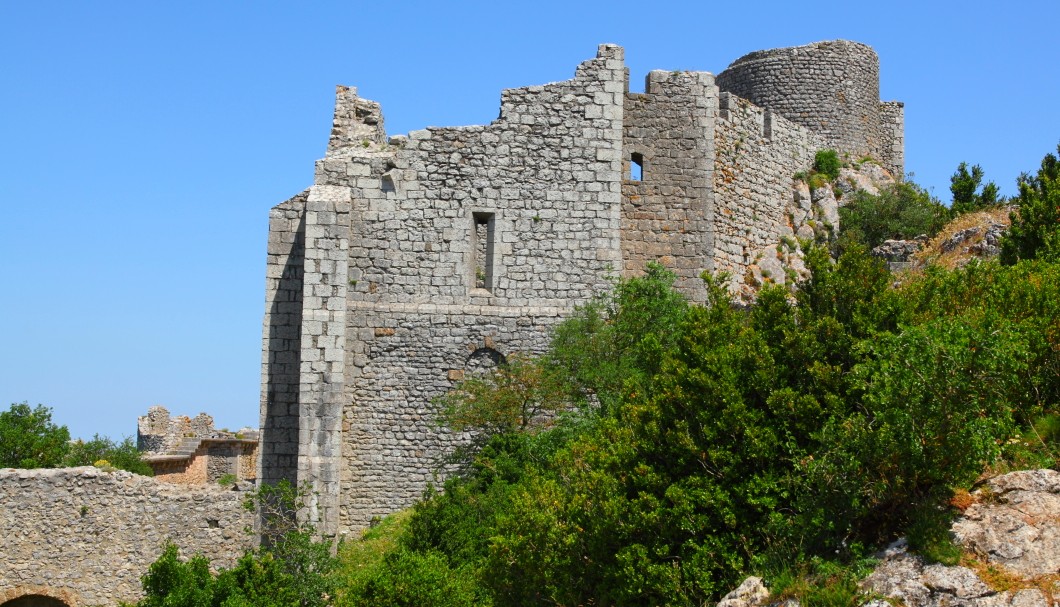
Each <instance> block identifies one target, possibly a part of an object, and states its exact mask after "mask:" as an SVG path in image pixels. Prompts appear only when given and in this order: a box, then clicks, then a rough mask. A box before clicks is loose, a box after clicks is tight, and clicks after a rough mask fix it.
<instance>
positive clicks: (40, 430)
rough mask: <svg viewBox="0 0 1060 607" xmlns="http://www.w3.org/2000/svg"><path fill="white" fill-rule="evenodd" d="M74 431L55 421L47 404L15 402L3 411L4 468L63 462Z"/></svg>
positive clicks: (0, 454) (0, 451)
mask: <svg viewBox="0 0 1060 607" xmlns="http://www.w3.org/2000/svg"><path fill="white" fill-rule="evenodd" d="M69 442H70V431H69V430H67V429H66V426H57V425H55V424H54V423H52V411H51V409H49V408H48V407H45V406H44V405H37V406H36V407H34V408H30V406H29V404H28V403H14V404H12V405H11V408H10V409H8V410H7V411H3V412H0V468H54V467H56V466H60V465H62V461H63V457H64V456H65V455H66V450H67V443H69Z"/></svg>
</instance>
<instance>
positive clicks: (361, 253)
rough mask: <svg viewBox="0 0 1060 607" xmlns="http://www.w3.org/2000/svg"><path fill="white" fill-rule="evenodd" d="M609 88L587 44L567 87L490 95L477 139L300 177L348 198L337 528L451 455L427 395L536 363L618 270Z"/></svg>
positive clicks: (407, 491)
mask: <svg viewBox="0 0 1060 607" xmlns="http://www.w3.org/2000/svg"><path fill="white" fill-rule="evenodd" d="M624 79H625V75H624V65H623V61H622V50H621V49H620V48H618V47H615V46H611V45H604V46H601V48H600V49H599V52H598V54H597V58H596V59H593V60H590V61H587V62H585V63H583V64H582V65H580V66H579V67H578V69H577V71H576V74H575V78H574V79H573V80H570V81H566V82H557V83H552V84H547V85H543V86H532V87H526V88H520V89H512V90H508V91H505V92H504V93H503V95H502V106H501V113H500V117H499V118H498V119H497V120H496V121H494V122H493V123H491V124H489V125H486V126H470V127H457V128H429V129H425V130H422V131H415V132H413V133H410V135H409V136H408V137H395V138H393V139H391V140H390V142H388V143H387V144H381V143H373V142H367V145H365V144H364V143H361V144H355V145H352V146H347V147H345V148H342V149H340V150H336V151H335V152H334V153H329V156H328V157H326V158H325V159H324V160H322V161H321V162H320V163H318V167H317V183H318V186H319V185H320V184H326V185H329V186H335V187H348V188H349V191H350V195H351V200H352V203H351V213H350V226H351V237H350V250H349V268H348V285H349V288H348V297H347V304H346V305H347V307H348V315H347V326H346V352H347V357H348V358H347V363H348V364H347V365H346V372H345V383H346V386H347V399H346V409H345V414H344V417H343V426H342V441H343V460H344V463H343V465H342V466H341V470H342V487H343V492H342V496H343V497H342V504H341V525H340V526H339V528H340V529H351V528H352V529H357V528H362V527H364V526H366V525H367V524H368V523H369V521H370V519H371V518H372V517H373V516H382V515H385V514H387V513H390V512H393V511H394V510H395V509H398V508H401V507H404V506H406V505H408V504H410V503H412V502H413V501H414V500H415V499H416V498H418V497H419V496H420V495H421V493H422V491H423V488H424V487H425V486H426V484H427V482H428V481H429V480H430V479H431V478H432V473H433V472H434V471H435V470H436V469H437V467H438V466H439V463H440V462H441V456H443V455H444V454H445V453H447V452H448V451H449V450H451V448H452V447H453V446H455V445H456V444H457V443H459V442H460V441H462V440H465V437H458V436H451V435H449V434H448V433H446V432H445V431H443V430H439V429H438V428H436V427H435V424H434V415H435V411H434V407H433V405H432V404H431V402H430V401H431V399H432V398H434V397H435V396H438V395H440V394H442V393H443V392H444V391H445V390H447V389H449V388H450V387H451V386H452V385H453V382H454V381H456V380H458V379H459V378H461V377H462V376H463V375H464V374H465V373H466V372H470V371H473V370H476V369H480V368H482V366H483V365H487V366H488V365H492V364H496V361H498V360H502V359H503V358H504V357H506V356H509V355H511V354H513V353H516V352H539V351H541V350H542V349H543V348H544V347H545V345H546V344H547V341H548V337H549V329H550V328H551V327H552V326H554V324H555V323H556V322H558V321H559V320H560V318H561V314H563V313H565V312H568V311H569V310H570V309H571V307H572V306H573V305H575V304H577V303H579V302H583V301H585V300H587V299H588V298H589V297H591V296H592V295H593V294H595V293H598V292H601V291H603V290H604V289H606V288H607V287H608V286H609V283H608V281H607V276H608V274H613V273H618V272H621V271H622V263H623V261H622V256H621V247H620V242H621V239H620V228H621V170H622V112H623V101H624V88H625V85H624ZM315 187H317V186H315Z"/></svg>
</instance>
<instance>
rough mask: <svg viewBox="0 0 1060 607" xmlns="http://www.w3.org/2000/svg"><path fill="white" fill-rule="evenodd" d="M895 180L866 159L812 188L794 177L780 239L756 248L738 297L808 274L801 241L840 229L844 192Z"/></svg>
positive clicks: (871, 190) (869, 189) (820, 239)
mask: <svg viewBox="0 0 1060 607" xmlns="http://www.w3.org/2000/svg"><path fill="white" fill-rule="evenodd" d="M893 183H894V178H893V177H891V175H890V173H888V172H887V171H886V170H885V169H883V168H882V167H881V166H880V165H878V164H874V163H870V162H865V163H861V164H860V165H858V166H855V167H853V168H850V167H844V168H843V169H841V170H840V173H839V178H838V179H836V181H835V182H834V183H824V184H822V185H820V187H814V188H811V187H810V185H809V183H808V182H807V181H806V180H803V179H796V180H795V182H794V184H793V187H792V192H791V202H790V203H789V204H788V206H787V208H786V210H785V214H784V216H785V219H786V225H784V226H783V227H782V228H781V230H780V241H779V242H776V243H774V244H770V245H768V246H766V247H765V248H763V249H761V250H759V251H757V252H756V253H755V255H754V258H753V263H752V264H750V265H749V266H748V267H747V271H746V273H745V275H744V281H743V284H742V285H741V286H740V289H739V290H738V291H737V297H738V298H739V299H740V300H741V301H743V302H745V303H749V302H751V301H754V299H755V297H756V294H757V293H758V290H759V289H760V288H762V287H763V286H764V285H766V284H769V283H777V284H782V285H783V284H789V283H792V282H799V281H801V280H804V279H806V278H808V277H809V274H810V272H809V269H808V268H807V267H806V264H805V261H804V258H803V251H802V246H801V244H800V243H802V242H818V243H821V242H827V241H828V240H829V239H831V238H832V237H834V236H835V235H836V234H837V233H838V230H839V207H840V206H842V204H843V199H844V196H846V195H847V194H850V193H852V192H855V191H857V190H865V191H867V192H868V193H870V194H878V193H879V191H880V188H883V187H886V186H888V185H890V184H893Z"/></svg>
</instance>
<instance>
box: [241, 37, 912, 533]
mask: <svg viewBox="0 0 1060 607" xmlns="http://www.w3.org/2000/svg"><path fill="white" fill-rule="evenodd" d="M824 148H833V149H836V150H838V151H839V152H840V153H841V154H844V155H845V156H847V157H848V158H850V159H860V158H862V157H871V158H874V159H875V160H876V161H877V162H879V163H880V164H881V165H882V166H883V167H885V168H886V169H888V170H889V171H891V172H892V173H893V174H895V175H898V176H900V175H901V174H902V170H903V110H902V104H901V103H898V102H880V100H879V63H878V59H877V56H876V53H875V52H874V51H873V50H872V49H871V48H869V47H868V46H865V45H863V44H858V43H854V42H848V41H841V40H840V41H831V42H820V43H816V44H811V45H807V46H802V47H796V48H788V49H779V50H771V51H763V52H756V53H751V54H749V55H746V56H744V57H742V58H740V59H738V60H737V61H736V62H734V63H733V64H732V65H731V66H730V67H729V68H728V69H726V70H725V71H723V72H721V73H720V74H719V75H718V76H717V77H715V76H713V75H712V74H709V73H705V72H670V71H652V72H650V73H649V74H648V76H647V79H646V85H645V92H644V93H631V92H629V86H628V74H627V70H626V68H625V65H624V62H623V49H622V48H620V47H618V46H614V45H606V44H605V45H602V46H600V47H599V50H598V52H597V56H596V58H595V59H590V60H588V61H585V62H584V63H582V64H581V65H579V66H578V68H577V70H576V72H575V76H574V78H573V79H572V80H567V81H564V82H556V83H551V84H546V85H541V86H530V87H525V88H518V89H511V90H506V91H504V92H503V93H502V95H501V109H500V116H499V117H498V118H497V119H496V120H495V121H493V122H492V123H490V124H488V125H485V126H466V127H431V128H427V129H424V130H420V131H413V132H412V133H409V134H408V135H407V136H397V137H390V138H388V137H387V135H386V132H385V131H384V128H383V115H382V112H381V109H380V107H379V105H378V104H376V103H374V102H371V101H368V100H365V99H361V98H360V97H358V96H357V91H356V89H353V88H348V87H342V86H340V87H338V91H337V95H336V104H335V115H334V126H333V128H332V132H331V137H330V140H329V142H328V147H327V153H326V155H325V157H324V158H323V159H322V160H319V161H318V162H317V163H316V171H315V176H314V180H313V185H312V186H311V187H309V188H308V189H307V190H305V191H304V192H302V193H300V194H298V195H296V196H294V197H293V198H291V199H289V200H287V201H285V202H283V203H281V204H279V205H277V206H276V207H274V208H273V209H272V211H271V213H270V218H269V242H268V265H267V286H266V312H265V321H264V339H263V353H262V394H261V431H262V436H261V453H260V462H261V463H260V472H259V474H258V478H259V479H261V481H263V482H266V483H273V482H277V481H279V480H280V479H288V480H291V481H294V482H298V483H301V482H303V481H307V482H309V483H310V484H311V485H312V486H313V488H314V489H315V492H316V493H315V497H314V501H313V503H312V504H310V507H309V514H310V516H311V518H312V519H313V520H315V521H316V523H317V524H318V526H319V528H320V529H321V530H322V531H323V532H325V533H326V534H336V533H341V532H344V531H346V530H355V529H360V528H363V527H365V526H366V525H367V524H368V523H369V521H370V520H371V519H372V518H373V517H375V516H381V515H385V514H387V513H390V512H393V511H394V510H397V509H399V508H402V507H404V506H407V505H409V504H411V503H412V502H413V501H414V500H415V499H417V498H418V497H419V496H420V495H421V492H422V491H423V489H424V487H425V486H426V484H427V483H428V481H430V480H431V479H432V473H433V471H434V468H435V466H436V463H437V461H438V455H439V454H440V453H445V452H447V451H448V450H449V449H451V448H452V446H453V445H455V444H456V443H457V442H458V441H460V440H462V437H460V436H454V435H451V434H450V433H448V432H447V431H446V430H444V429H441V428H438V427H436V426H435V424H434V409H433V408H432V405H431V399H432V398H433V397H435V396H437V395H439V394H442V393H443V392H445V391H446V390H448V389H449V388H450V387H452V386H453V384H454V382H455V381H458V380H459V379H461V378H463V377H464V375H465V373H467V372H468V371H474V370H476V369H481V368H483V367H488V366H491V365H495V364H497V363H499V362H502V361H503V360H504V359H505V357H506V356H507V355H510V354H511V353H513V352H530V353H537V352H541V351H542V350H543V349H544V348H545V347H546V346H547V343H548V340H549V336H550V330H551V329H552V327H554V326H555V325H556V324H557V323H558V322H559V321H560V320H562V319H563V317H564V316H565V315H566V314H568V313H569V312H570V311H571V310H572V309H573V307H574V306H576V305H578V304H580V303H584V302H585V301H587V300H588V299H589V298H591V297H592V296H593V295H595V294H598V293H600V292H602V291H604V290H606V289H607V288H608V287H609V286H610V284H611V283H610V282H609V277H611V276H616V275H617V276H630V275H634V274H636V273H637V272H639V271H641V270H643V268H644V265H645V263H647V262H649V261H659V262H660V263H662V264H663V265H664V266H666V267H668V268H670V269H672V270H673V271H674V272H675V273H676V274H677V275H678V287H679V288H680V289H681V290H682V291H683V292H684V293H685V294H686V295H687V296H688V297H689V298H691V299H692V300H694V301H703V300H704V298H705V292H704V288H703V285H702V283H701V281H700V279H699V275H700V273H701V272H703V271H707V272H719V271H726V272H729V273H730V274H731V276H732V277H733V278H732V280H733V281H734V284H736V283H739V282H740V281H741V280H743V278H744V277H745V276H746V275H747V274H748V272H749V271H750V269H751V268H753V267H755V266H756V263H757V262H758V260H759V259H760V258H761V257H762V255H763V252H766V251H769V252H771V251H774V250H775V247H776V246H777V242H778V240H780V239H781V238H783V237H787V236H790V235H793V234H795V233H796V232H797V229H798V226H797V225H793V224H794V223H798V222H799V221H804V216H805V209H804V210H803V212H802V213H801V215H800V217H801V219H798V220H796V219H793V218H794V217H795V215H796V211H798V209H795V210H794V211H793V204H795V205H796V206H797V203H796V202H793V192H794V191H795V189H796V188H795V182H794V179H793V176H794V175H795V174H796V173H797V172H800V171H805V170H807V169H808V168H809V167H810V165H811V164H812V162H813V158H814V154H815V152H816V151H818V150H820V149H824ZM795 198H798V197H797V196H796V197H795ZM771 247H773V248H772V249H771Z"/></svg>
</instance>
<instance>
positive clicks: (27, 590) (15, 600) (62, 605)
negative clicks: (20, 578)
mask: <svg viewBox="0 0 1060 607" xmlns="http://www.w3.org/2000/svg"><path fill="white" fill-rule="evenodd" d="M79 604H80V603H79V601H78V600H77V597H76V596H75V594H74V593H72V592H70V591H69V590H52V589H51V588H46V587H43V586H16V587H14V588H8V589H6V590H0V607H78V605H79Z"/></svg>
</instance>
